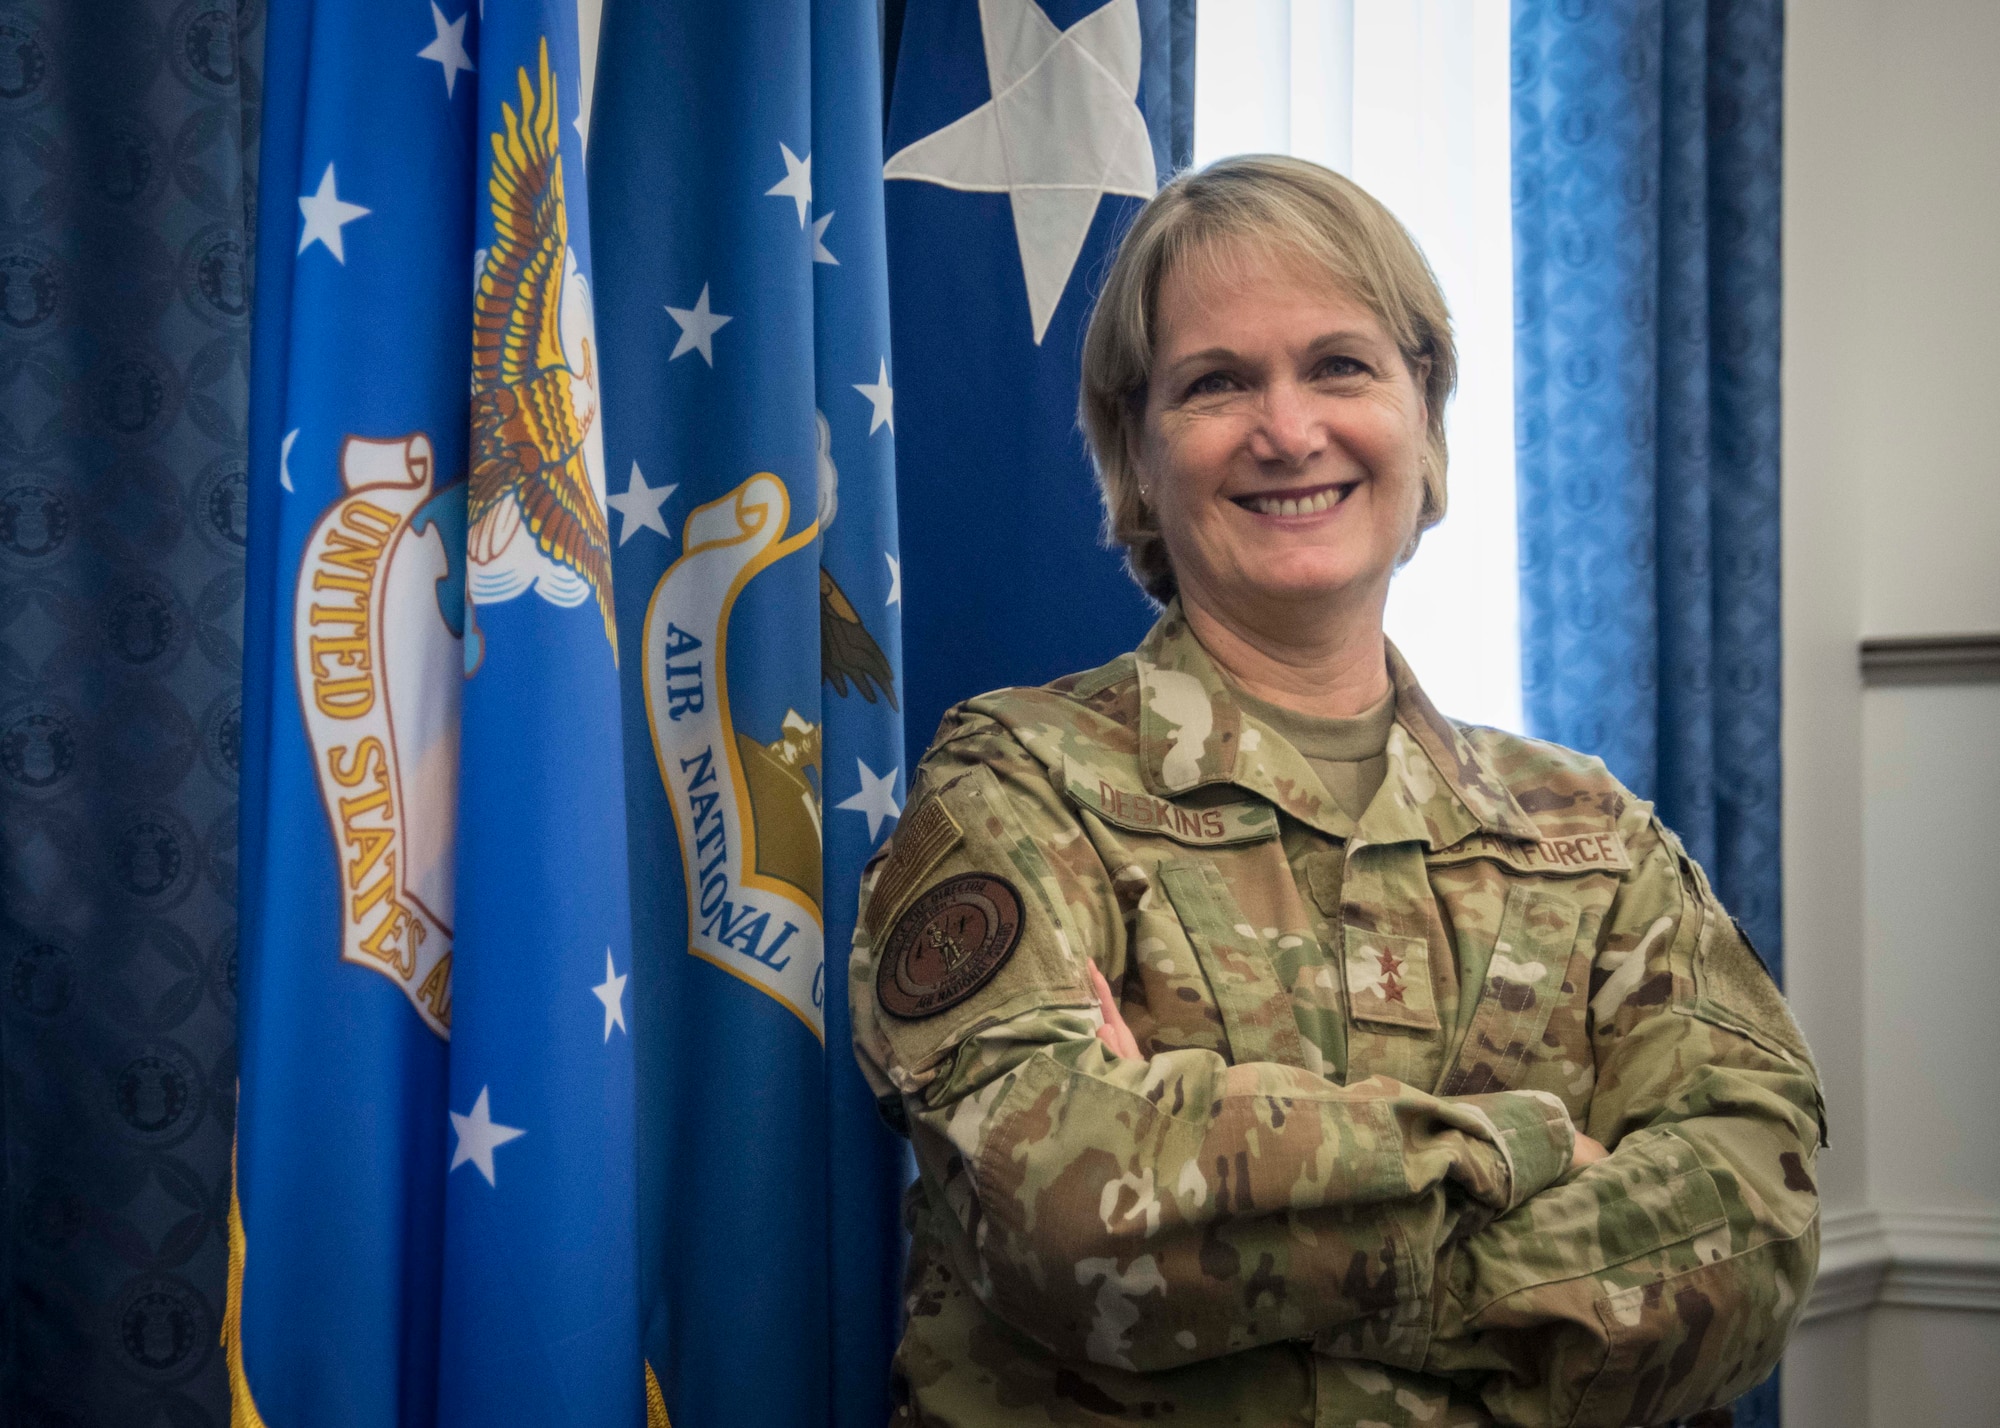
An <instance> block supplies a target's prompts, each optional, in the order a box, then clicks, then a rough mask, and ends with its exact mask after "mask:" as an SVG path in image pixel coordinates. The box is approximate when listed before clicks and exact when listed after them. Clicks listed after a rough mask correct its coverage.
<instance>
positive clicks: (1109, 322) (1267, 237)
mask: <svg viewBox="0 0 2000 1428" xmlns="http://www.w3.org/2000/svg"><path fill="white" fill-rule="evenodd" d="M1225 244H1229V245H1237V244H1247V245H1251V246H1253V247H1255V248H1257V249H1260V250H1262V251H1263V252H1264V253H1265V254H1268V255H1269V256H1271V257H1273V258H1279V259H1290V260H1293V261H1296V262H1300V263H1302V264H1304V265H1305V266H1306V267H1307V268H1308V269H1311V270H1316V271H1319V272H1323V273H1325V274H1326V276H1327V277H1328V278H1330V279H1332V281H1333V282H1334V283H1335V284H1337V285H1338V286H1339V287H1340V288H1341V289H1343V290H1344V291H1346V292H1348V293H1351V294H1352V295H1353V296H1354V297H1356V298H1358V299H1359V300H1360V301H1361V302H1362V303H1364V304H1365V305H1366V306H1367V307H1368V308H1369V309H1370V310H1371V311H1372V312H1374V314H1375V315H1376V317H1377V318H1379V319H1380V320H1381V322H1382V325H1383V326H1384V327H1385V328H1387V329H1388V331H1389V333H1390V335H1391V336H1392V337H1393V338H1394V339H1395V342H1396V345H1397V347H1398V348H1399V349H1401V351H1402V354H1403V361H1404V363H1405V364H1406V365H1407V366H1408V367H1409V369H1410V373H1411V375H1412V376H1414V377H1415V378H1416V379H1417V386H1418V388H1419V389H1420V390H1421V391H1422V393H1423V397H1424V414H1425V425H1426V434H1427V437H1428V441H1427V445H1428V447H1429V452H1428V459H1427V460H1426V461H1425V463H1424V471H1423V486H1424V499H1423V506H1422V509H1421V510H1420V511H1419V512H1418V515H1417V529H1416V532H1415V533H1414V534H1413V535H1412V536H1411V537H1410V544H1409V548H1408V549H1407V550H1405V551H1404V552H1403V559H1405V560H1408V559H1409V558H1410V556H1412V555H1413V554H1415V553H1416V549H1417V542H1418V540H1420V539H1421V538H1422V537H1423V533H1424V532H1425V531H1427V530H1429V529H1430V528H1431V527H1432V526H1434V525H1436V524H1437V523H1438V522H1439V521H1441V520H1443V519H1444V511H1445V461H1446V451H1445V439H1444V408H1445V402H1446V400H1447V399H1448V398H1449V397H1450V396H1451V393H1452V389H1453V388H1454V387H1455V386H1456V385H1457V382H1458V350H1457V348H1456V347H1455V346H1454V344H1453V342H1452V336H1451V314H1450V313H1449V312H1448V311H1446V309H1445V303H1444V294H1443V293H1442V292H1440V291H1439V289H1438V283H1437V277H1436V276H1435V275H1434V274H1433V273H1432V272H1431V269H1430V264H1429V263H1427V262H1425V261H1424V255H1423V253H1422V252H1421V251H1420V250H1419V249H1418V248H1417V245H1416V243H1415V241H1414V240H1413V239H1412V238H1411V237H1410V235H1409V233H1408V232H1406V231H1405V230H1404V228H1403V225H1402V224H1401V223H1399V222H1397V221H1396V216H1395V215H1394V214H1392V213H1391V212H1389V210H1388V209H1386V208H1384V207H1383V206H1382V205H1381V204H1380V203H1379V202H1377V201H1376V200H1375V199H1374V198H1373V197H1372V196H1370V195H1369V194H1368V193H1367V192H1366V191H1365V190H1363V189H1362V188H1361V187H1360V186H1359V185H1358V184H1356V183H1354V182H1353V181H1352V180H1350V179H1347V178H1343V177H1342V176H1341V175H1339V174H1337V173H1334V172H1333V171H1332V170H1331V169H1326V168H1322V167H1320V165H1318V164H1315V163H1310V162H1308V161H1307V160H1305V159H1295V158H1289V157H1287V156H1284V155H1280V154H1245V155H1242V156H1239V157H1236V158H1229V159H1219V160H1217V161H1216V162H1215V163H1212V164H1210V165H1209V166H1208V167H1207V168H1204V169H1196V170H1192V171H1190V172H1188V173H1184V174H1182V175H1180V176H1179V177H1178V178H1176V179H1174V180H1173V181H1172V182H1170V183H1169V184H1167V186H1166V187H1165V188H1163V189H1161V190H1160V191H1159V193H1157V194H1155V195H1154V196H1153V198H1152V200H1151V201H1150V202H1148V203H1147V204H1146V206H1145V207H1144V208H1143V209H1141V210H1140V211H1139V215H1138V217H1137V218H1136V219H1134V220H1133V223H1132V226H1131V228H1130V229H1129V230H1128V231H1127V232H1126V234H1125V237H1124V239H1123V240H1122V241H1121V242H1120V244H1119V246H1118V255H1117V257H1116V258H1115V259H1114V260H1113V261H1112V264H1111V271H1110V273H1109V274H1108V275H1107V276H1106V278H1105V281H1104V289H1103V291H1102V292H1101V293H1099V294H1098V298H1097V305H1096V307H1095V309H1094V310H1093V311H1092V312H1091V315H1090V327H1089V329H1088V330H1087V331H1086V333H1085V334H1084V339H1083V382H1082V387H1081V390H1080V392H1079V394H1078V398H1077V416H1078V419H1079V421H1080V422H1081V424H1082V426H1083V433H1084V436H1085V438H1086V439H1087V440H1088V441H1089V443H1090V454H1091V459H1092V462H1093V464H1094V465H1095V466H1096V468H1097V485H1098V494H1099V495H1100V496H1101V497H1102V499H1103V502H1104V538H1105V542H1106V544H1107V545H1110V546H1112V547H1114V548H1115V547H1122V548H1123V549H1124V551H1125V563H1126V565H1127V566H1128V567H1129V568H1130V569H1131V572H1132V578H1133V579H1134V580H1136V581H1138V582H1139V585H1140V587H1141V588H1142V589H1144V590H1145V592H1146V593H1147V594H1148V595H1150V596H1152V597H1153V599H1155V600H1157V601H1159V602H1160V603H1161V604H1165V603H1166V602H1167V601H1168V600H1170V599H1172V598H1173V596H1174V593H1175V590H1176V588H1177V585H1176V582H1175V579H1174V572H1173V566H1172V565H1171V563H1170V562H1169V561H1168V559H1167V549H1166V543H1165V541H1164V540H1163V539H1162V537H1161V535H1160V527H1159V523H1158V520H1157V518H1156V516H1155V515H1154V512H1153V511H1152V509H1151V507H1150V506H1149V505H1148V504H1147V503H1146V501H1145V500H1143V499H1142V498H1141V496H1140V494H1139V478H1138V473H1137V472H1136V471H1135V470H1134V469H1133V465H1132V450H1133V448H1134V446H1135V445H1136V444H1137V439H1138V435H1139V425H1140V422H1141V421H1142V419H1143V415H1144V411H1145V404H1146V388H1147V384H1148V383H1149V381H1150V380H1151V378H1152V372H1153V357H1154V351H1153V344H1154V340H1155V337H1156V333H1155V330H1154V329H1155V326H1156V320H1157V315H1158V306H1159V299H1160V289H1161V286H1162V285H1163V284H1164V283H1165V281H1166V278H1167V275H1168V274H1169V273H1171V272H1173V271H1174V270H1175V269H1176V268H1178V267H1181V266H1182V265H1184V264H1186V263H1187V262H1188V261H1189V260H1190V259H1191V258H1193V257H1195V255H1197V254H1207V255H1210V256H1213V255H1214V254H1215V253H1216V250H1217V249H1218V248H1219V247H1221V246H1222V245H1225Z"/></svg>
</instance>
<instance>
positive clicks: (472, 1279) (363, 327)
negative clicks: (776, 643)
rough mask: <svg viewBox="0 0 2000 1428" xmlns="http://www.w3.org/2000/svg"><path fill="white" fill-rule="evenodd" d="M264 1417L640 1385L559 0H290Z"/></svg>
mask: <svg viewBox="0 0 2000 1428" xmlns="http://www.w3.org/2000/svg"><path fill="white" fill-rule="evenodd" d="M267 64H268V68H267V72H266V84H267V89H266V93H267V95H268V102H267V106H266V109H265V128H264V140H263V143H264V149H263V159H262V175H261V183H260V188H261V192H262V195H263V201H262V205H261V207H262V217H261V220H260V228H259V243H258V255H259V261H258V268H259V271H258V291H257V299H258V309H257V319H256V328H255V349H254V358H253V373H252V429H251V446H252V452H253V461H254V466H253V482H252V486H253V495H252V502H253V506H252V535H251V557H250V559H251V567H250V568H251V574H250V580H251V587H250V597H249V600H250V615H249V627H248V631H247V651H246V679H245V700H244V703H245V744H246V749H245V769H246V772H245V783H244V788H243V830H242V831H243V839H242V847H243V871H244V877H243V879H242V887H243V889H244V892H243V901H242V908H241V914H242V922H241V933H242V939H243V943H242V951H243V990H242V1024H243V1033H242V1042H241V1057H242V1060H241V1088H240V1089H241V1103H240V1116H239V1121H238V1146H237V1149H238V1159H237V1171H238V1174H237V1182H236V1189H237V1198H236V1202H235V1203H234V1204H233V1205H232V1213H231V1220H230V1240H231V1250H232V1253H231V1285H230V1298H229V1311H228V1319H227V1326H226V1328H225V1331H224V1341H225V1347H226V1349H227V1353H228V1358H229V1367H230V1372H231V1378H232V1382H233V1387H234V1395H235V1398H234V1412H233V1415H232V1422H233V1423H234V1424H235V1425H236V1428H251V1425H260V1424H269V1425H271V1428H321V1425H324V1428H380V1425H398V1424H400V1425H418V1424H425V1425H427V1424H433V1423H435V1424H443V1425H467V1428H470V1425H474V1424H479V1425H486V1424H501V1423H524V1424H525V1423H532V1424H555V1423H594V1424H621V1425H636V1424H637V1423H639V1422H640V1421H642V1419H643V1417H644V1412H645V1408H644V1397H643V1395H644V1391H645V1389H644V1382H645V1381H644V1371H643V1366H642V1361H641V1357H640V1350H639V1343H638V1323H639V1311H638V1289H637V1269H636V1255H635V1240H636V1212H635V1208H634V1193H633V1192H634V1178H635V1160H634V1150H633V1120H632V1050H631V1039H630V1033H631V997H630V993H629V991H628V990H627V986H628V979H629V977H630V975H631V965H632V964H631V948H630V926H629V916H628V896H627V887H626V852H625V807H624V781H623V771H622V759H621V753H620V740H621V731H620V726H619V719H618V708H617V700H618V670H617V665H616V658H617V642H616V629H615V626H614V622H613V611H614V608H615V605H614V600H613V594H612V584H611V545H610V539H609V536H608V534H607V532H606V527H605V506H604V462H603V456H602V434H603V418H602V415H601V413H600V410H599V402H598V390H599V387H598V355H597V351H596V342H595V338H594V334H593V330H592V308H591V281H590V271H591V268H590V251H591V250H590V224H589V219H588V207H587V204H586V202H585V193H584V182H583V144H582V136H581V133H580V130H579V127H578V120H579V112H578V87H577V77H578V66H577V18H576V13H575V10H574V8H573V6H572V4H571V3H570V0H547V3H534V0H530V2H529V3H520V0H510V3H507V4H494V5H490V6H488V7H486V10H485V13H484V18H483V20H482V18H481V12H480V8H479V6H478V5H477V4H475V3H474V0H445V3H444V4H443V5H439V4H430V3H415V2H414V0H272V4H271V10H270V17H269V51H268V60H267Z"/></svg>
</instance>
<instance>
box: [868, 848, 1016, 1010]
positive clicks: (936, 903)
mask: <svg viewBox="0 0 2000 1428" xmlns="http://www.w3.org/2000/svg"><path fill="white" fill-rule="evenodd" d="M1020 941H1021V895H1020V894H1019V893H1018V892H1016V891H1015V890H1014V885H1013V884H1012V883H1010V882H1008V881H1007V880H1006V879H1005V878H997V877H994V876H993V875H992V874H990V873H962V874H960V875H959V876H957V877H955V878H947V879H945V880H944V881H943V882H941V883H939V884H938V885H937V886H936V887H934V888H932V889H930V891H928V892H926V893H925V894H924V895H923V896H921V897H919V898H918V899H917V900H916V901H915V902H913V903H911V904H910V907H909V910H908V911H907V912H905V913H904V914H903V915H902V916H901V917H899V918H898V919H896V926H895V928H894V930H893V931H891V932H890V934H889V940H888V943H887V944H886V946H885V947H884V949H883V952H882V961H881V964H880V966H879V967H878V968H877V970H876V973H875V998H876V1000H877V1001H879V1002H881V1003H882V1010H884V1011H886V1012H888V1013H889V1015H891V1016H893V1017H900V1018H902V1019H903V1020H905V1021H916V1020H918V1019H920V1018H922V1017H927V1016H935V1015H937V1014H938V1013H939V1012H941V1011H944V1010H945V1009H946V1008H947V1007H954V1006H957V1005H958V1004H959V1003H960V1002H962V1001H964V1000H965V999H966V998H967V997H969V996H971V995H972V994H973V993H974V992H976V991H978V990H979V989H980V988H981V987H983V986H985V985H986V983H987V982H988V981H989V980H991V978H992V976H993V974H994V973H995V972H997V971H999V970H1000V967H1001V965H1002V964H1003V963H1004V962H1006V960H1007V959H1008V958H1009V957H1011V956H1012V955H1013V954H1014V948H1015V947H1016V946H1018V945H1019V944H1020Z"/></svg>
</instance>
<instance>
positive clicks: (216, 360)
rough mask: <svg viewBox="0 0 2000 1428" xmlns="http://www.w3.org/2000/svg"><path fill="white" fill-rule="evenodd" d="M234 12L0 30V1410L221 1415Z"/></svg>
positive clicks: (148, 12)
mask: <svg viewBox="0 0 2000 1428" xmlns="http://www.w3.org/2000/svg"><path fill="white" fill-rule="evenodd" d="M261 28H262V18H261V7H260V5H259V4H258V0H90V3H87V4H86V3H78V0H9V3H7V4H5V5H4V7H0V1150H4V1159H0V1196H4V1206H3V1207H0V1208H4V1216H5V1218H4V1221H0V1254H3V1255H4V1256H5V1262H4V1272H5V1276H6V1279H5V1286H6V1294H5V1298H4V1301H0V1325H4V1334H5V1339H4V1353H5V1357H4V1359H0V1419H4V1421H6V1422H8V1423H15V1424H21V1425H30V1424H33V1425H42V1424H49V1425H55V1424H85V1423H90V1424H127V1423H130V1424H139V1423H146V1424H152V1423H164V1424H172V1425H176V1428H198V1425H208V1424H213V1425H222V1424H225V1423H227V1422H228V1417H229V1411H228V1386H227V1383H226V1380H225V1376H224V1372H223V1362H222V1354H221V1351H220V1349H219V1348H218V1347H217V1344H216V1335H217V1329H218V1325H219V1316H220V1314H221V1312H222V1307H223V1283H224V1275H225V1268H226V1261H227V1240H226V1234H225V1222H226V1215H227V1211H228V1205H229V1151H230V1143H231V1136H232V1126H233V1120H234V1100H235V1080H236V1070H235V1041H236V1027H235V1014H236V999H235V969H236V951H235V900H236V885H235V884H236V764H237V743H238V718H239V713H238V711H239V696H238V679H239V673H240V663H241V642H242V591H243V579H242V565H243V540H244V515H245V499H244V498H245V486H244V466H245V463H244V456H245V451H244V418H245V412H246V395H245V394H246V385H245V384H246V371H245V367H246V359H247V357H248V347H249V336H248V318H249V311H250V271H249V253H248V248H247V243H246V238H245V234H246V233H247V232H249V231H250V227H251V225H250V222H249V214H248V210H249V205H250V202H251V194H250V184H249V176H250V175H252V174H254V173H255V171H256V161H255V154H254V148H255V142H256V140H255V120H256V112H257V104H256V100H257V89H256V80H255V76H254V66H255V64H256V62H257V60H258V57H259V56H260V55H261V53H262V39H261Z"/></svg>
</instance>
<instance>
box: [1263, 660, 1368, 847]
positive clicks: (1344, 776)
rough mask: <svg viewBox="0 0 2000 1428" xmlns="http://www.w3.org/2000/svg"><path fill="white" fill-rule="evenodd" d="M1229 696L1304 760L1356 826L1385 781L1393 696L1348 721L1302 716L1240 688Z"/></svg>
mask: <svg viewBox="0 0 2000 1428" xmlns="http://www.w3.org/2000/svg"><path fill="white" fill-rule="evenodd" d="M1232 692H1233V693H1234V694H1235V696H1236V701H1237V703H1239V704H1241V705H1242V706H1243V707H1244V708H1245V709H1247V710H1249V711H1250V712H1251V713H1252V714H1254V715H1256V716H1257V718H1258V719H1260V720H1262V721H1263V722H1264V723H1266V724H1268V725H1270V726H1271V729H1272V730H1273V732H1275V733H1276V734H1277V735H1278V736H1279V737H1280V738H1282V739H1283V740H1284V741H1285V742H1286V743H1288V744H1290V745H1291V746H1292V747H1293V748H1295V749H1297V750H1298V751H1299V752H1300V753H1301V754H1303V755H1304V756H1305V761H1306V763H1307V764H1309V765H1311V767H1312V771H1313V772H1314V773H1316V774H1318V775H1319V781H1320V782H1321V783H1323V784H1325V785H1326V791H1327V793H1328V795H1329V796H1330V797H1331V798H1332V799H1333V801H1334V803H1335V804H1336V805H1337V806H1338V807H1339V808H1340V811H1341V812H1343V813H1345V814H1346V815H1347V816H1348V817H1349V818H1352V819H1354V820H1355V821H1357V822H1359V821H1360V818H1361V814H1362V812H1363V811H1364V810H1365V809H1366V808H1367V807H1368V802H1369V800H1370V799H1372V798H1374V797H1375V790H1377V789H1378V788H1380V787H1381V786H1382V781H1383V780H1384V779H1386V778H1387V777H1388V776H1389V754H1388V748H1389V727H1390V726H1391V725H1392V724H1394V723H1395V722H1396V691H1395V690H1394V689H1391V690H1390V691H1389V692H1388V693H1387V694H1385V695H1383V696H1382V702H1381V703H1380V704H1377V705H1376V706H1375V707H1374V708H1373V709H1370V710H1368V711H1367V712H1366V713H1363V714H1357V715H1355V716H1354V717H1353V718H1351V719H1329V718H1324V717H1322V716H1320V715H1316V714H1301V713H1299V712H1298V711H1297V710H1295V709H1286V708H1282V707H1281V706H1279V705H1276V704H1270V703H1266V702H1265V701H1264V700H1262V699H1258V698H1257V697H1255V696H1254V695H1250V694H1246V693H1244V692H1243V690H1242V689H1241V688H1236V689H1234V690H1233V691H1232Z"/></svg>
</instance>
